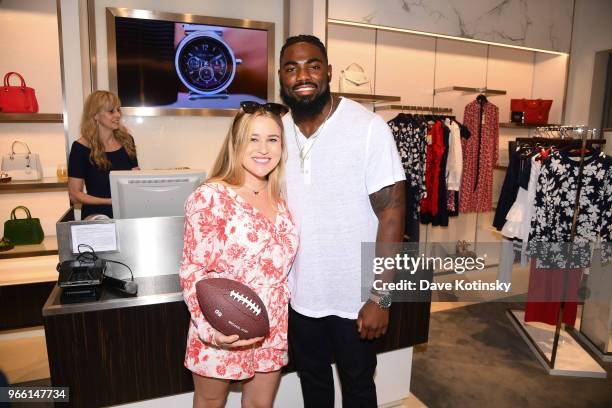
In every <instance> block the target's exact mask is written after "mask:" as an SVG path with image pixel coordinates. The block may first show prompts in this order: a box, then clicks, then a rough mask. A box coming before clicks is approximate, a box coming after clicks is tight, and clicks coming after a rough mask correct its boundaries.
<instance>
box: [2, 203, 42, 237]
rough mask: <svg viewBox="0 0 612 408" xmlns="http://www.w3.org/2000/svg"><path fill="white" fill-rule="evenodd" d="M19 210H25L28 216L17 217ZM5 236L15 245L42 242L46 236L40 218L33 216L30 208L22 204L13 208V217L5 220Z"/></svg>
mask: <svg viewBox="0 0 612 408" xmlns="http://www.w3.org/2000/svg"><path fill="white" fill-rule="evenodd" d="M17 210H24V211H25V213H26V216H27V217H26V218H17V215H16V214H15V213H16V211H17ZM4 238H7V239H9V240H10V241H11V242H12V243H13V244H14V245H32V244H40V243H41V242H42V241H43V239H44V238H45V233H44V232H43V229H42V226H41V225H40V219H38V218H32V215H31V214H30V210H28V209H27V207H24V206H22V205H20V206H18V207H15V208H13V211H11V219H10V220H7V221H5V222H4Z"/></svg>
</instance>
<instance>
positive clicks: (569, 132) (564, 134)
mask: <svg viewBox="0 0 612 408" xmlns="http://www.w3.org/2000/svg"><path fill="white" fill-rule="evenodd" d="M535 131H536V133H537V134H538V135H540V136H541V137H553V138H554V137H560V138H570V139H574V135H575V134H576V133H578V134H580V135H582V134H583V133H586V134H587V135H588V134H590V135H591V139H594V138H595V135H596V134H597V129H590V128H589V127H587V126H584V125H578V126H539V127H536V128H535ZM552 132H556V133H557V134H556V135H555V134H553V133H552ZM574 140H576V139H574Z"/></svg>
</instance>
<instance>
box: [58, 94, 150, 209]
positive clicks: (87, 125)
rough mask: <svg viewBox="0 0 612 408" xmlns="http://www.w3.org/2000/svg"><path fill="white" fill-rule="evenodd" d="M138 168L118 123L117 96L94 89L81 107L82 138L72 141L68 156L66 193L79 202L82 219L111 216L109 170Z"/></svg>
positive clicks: (133, 149)
mask: <svg viewBox="0 0 612 408" xmlns="http://www.w3.org/2000/svg"><path fill="white" fill-rule="evenodd" d="M137 169H138V159H137V157H136V146H135V144H134V139H133V138H132V136H131V135H130V134H129V133H128V130H127V129H126V128H125V126H123V125H122V124H121V102H120V101H119V97H117V95H115V94H113V93H111V92H108V91H95V92H93V93H92V94H91V95H89V96H88V97H87V100H86V101H85V106H84V107H83V116H82V117H81V137H80V138H79V139H78V140H77V141H75V142H74V143H72V148H71V149H70V157H69V159H68V194H69V195H70V201H71V202H72V203H73V204H77V203H80V204H82V209H81V218H82V219H84V218H85V217H87V216H89V215H91V214H104V215H107V216H109V217H111V218H112V217H113V208H112V205H111V191H110V181H109V177H108V175H109V173H110V171H111V170H137ZM83 186H85V188H86V189H87V193H85V192H83Z"/></svg>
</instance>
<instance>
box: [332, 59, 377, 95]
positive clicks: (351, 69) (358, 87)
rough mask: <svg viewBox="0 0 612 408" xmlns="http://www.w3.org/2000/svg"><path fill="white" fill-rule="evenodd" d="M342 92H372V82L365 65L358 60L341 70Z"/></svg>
mask: <svg viewBox="0 0 612 408" xmlns="http://www.w3.org/2000/svg"><path fill="white" fill-rule="evenodd" d="M340 92H342V93H356V94H371V93H372V83H371V82H370V78H368V75H367V74H366V72H365V70H364V69H363V67H362V66H361V65H359V64H357V63H356V62H353V63H352V64H351V65H349V66H348V67H346V69H344V70H342V71H340Z"/></svg>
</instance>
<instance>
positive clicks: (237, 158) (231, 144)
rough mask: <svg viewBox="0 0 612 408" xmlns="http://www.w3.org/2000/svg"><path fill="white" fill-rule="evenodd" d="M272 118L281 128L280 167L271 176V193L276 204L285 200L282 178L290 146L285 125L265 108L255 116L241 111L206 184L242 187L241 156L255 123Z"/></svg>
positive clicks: (269, 184) (242, 170) (269, 186)
mask: <svg viewBox="0 0 612 408" xmlns="http://www.w3.org/2000/svg"><path fill="white" fill-rule="evenodd" d="M261 117H264V118H270V119H272V120H273V121H274V122H275V123H276V124H277V125H278V127H279V128H280V141H281V148H282V153H281V159H280V161H279V163H278V165H277V166H276V167H275V168H274V170H272V171H271V172H270V174H268V187H267V188H268V194H270V197H272V198H273V199H274V200H275V201H280V200H281V199H282V197H283V185H282V183H283V177H284V174H285V161H286V160H287V145H286V143H285V136H284V134H283V133H284V132H283V122H282V120H281V118H280V116H279V115H275V114H273V113H271V112H268V111H266V110H264V109H259V110H257V111H256V112H254V113H245V112H244V111H243V110H240V111H239V112H238V114H237V115H236V117H235V118H234V121H233V122H232V126H230V129H229V131H228V132H227V135H226V136H225V140H224V141H223V146H222V147H221V151H220V152H219V155H218V156H217V159H216V160H215V164H214V165H213V168H212V171H211V172H210V176H209V177H208V180H207V182H210V181H216V182H224V183H226V184H230V185H234V186H241V185H242V184H243V183H244V172H245V170H244V168H243V167H242V155H243V154H244V151H245V150H246V146H247V143H248V142H249V141H250V137H251V129H252V127H253V121H254V120H255V119H257V118H261Z"/></svg>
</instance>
